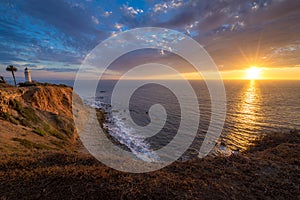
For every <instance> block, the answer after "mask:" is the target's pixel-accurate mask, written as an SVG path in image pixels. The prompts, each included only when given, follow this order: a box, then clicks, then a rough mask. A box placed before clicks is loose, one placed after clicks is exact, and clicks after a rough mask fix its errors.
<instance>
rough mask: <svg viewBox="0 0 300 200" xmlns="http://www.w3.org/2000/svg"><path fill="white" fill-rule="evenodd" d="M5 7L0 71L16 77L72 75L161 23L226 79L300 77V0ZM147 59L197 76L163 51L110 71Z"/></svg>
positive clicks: (9, 3)
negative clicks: (252, 74)
mask: <svg viewBox="0 0 300 200" xmlns="http://www.w3.org/2000/svg"><path fill="white" fill-rule="evenodd" d="M0 12H1V15H0V75H2V76H5V77H7V78H10V74H9V73H8V72H6V71H5V68H6V66H7V65H9V64H13V65H15V66H16V67H17V68H18V69H19V70H18V72H17V74H16V75H17V77H19V79H20V78H21V77H23V73H24V68H25V67H30V69H31V72H32V76H33V79H74V77H75V75H76V72H77V70H78V68H79V67H80V65H81V63H82V62H83V60H84V59H85V57H86V56H87V55H88V54H89V53H90V52H91V50H92V49H94V48H95V47H96V46H97V45H98V44H100V43H101V42H102V41H104V40H106V39H107V38H109V37H112V36H115V35H116V34H118V33H121V32H124V31H128V30H131V29H133V28H142V27H162V28H168V29H173V30H175V31H179V32H181V33H183V34H185V35H187V36H189V37H192V38H193V39H195V40H196V41H197V42H199V43H200V44H201V45H202V46H203V47H204V48H205V50H206V51H207V52H208V53H209V55H210V56H211V57H212V59H213V60H214V62H215V63H216V65H217V67H218V69H219V71H220V73H221V75H222V77H223V78H224V79H243V78H244V77H245V76H246V75H245V73H246V69H247V68H249V67H252V66H257V67H259V68H260V69H261V78H263V79H300V57H299V55H300V1H298V0H186V1H184V0H160V1H158V0H144V1H138V0H128V1H121V0H112V1H97V0H80V1H79V0H77V1H76V0H45V1H40V0H23V1H22V0H2V1H1V2H0ZM150 61H151V62H153V61H155V62H160V63H163V64H168V65H178V66H179V67H180V68H181V69H182V70H183V73H185V75H186V77H188V78H190V79H193V78H194V75H193V72H191V71H189V70H188V67H187V65H188V64H187V63H185V61H182V59H180V58H178V57H176V56H175V55H173V54H172V52H164V51H147V50H145V51H139V52H132V53H129V54H128V55H126V56H124V57H122V58H120V59H118V60H116V61H115V62H114V65H115V66H114V67H113V68H114V69H115V71H118V70H121V71H122V70H124V69H126V66H127V65H136V64H137V63H138V64H141V63H146V62H150ZM185 69H186V70H185ZM160 77H161V78H164V75H161V76H160ZM165 78H166V77H165Z"/></svg>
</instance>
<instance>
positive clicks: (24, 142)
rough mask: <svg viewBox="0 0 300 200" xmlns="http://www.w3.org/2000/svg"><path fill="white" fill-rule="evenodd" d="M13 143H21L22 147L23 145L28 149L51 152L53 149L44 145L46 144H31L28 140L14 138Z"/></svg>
mask: <svg viewBox="0 0 300 200" xmlns="http://www.w3.org/2000/svg"><path fill="white" fill-rule="evenodd" d="M12 140H13V141H16V142H19V143H20V144H21V145H23V146H24V147H26V148H28V149H46V150H51V149H52V148H51V147H49V146H47V145H44V144H37V143H34V142H31V141H29V140H26V139H21V138H13V139H12Z"/></svg>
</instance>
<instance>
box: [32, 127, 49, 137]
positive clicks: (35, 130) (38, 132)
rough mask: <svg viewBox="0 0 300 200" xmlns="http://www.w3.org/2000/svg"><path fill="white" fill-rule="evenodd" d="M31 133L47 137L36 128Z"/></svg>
mask: <svg viewBox="0 0 300 200" xmlns="http://www.w3.org/2000/svg"><path fill="white" fill-rule="evenodd" d="M32 132H34V133H36V134H38V135H39V136H43V137H44V136H46V135H47V133H46V132H45V131H44V130H42V129H40V128H36V129H34V130H33V131H32Z"/></svg>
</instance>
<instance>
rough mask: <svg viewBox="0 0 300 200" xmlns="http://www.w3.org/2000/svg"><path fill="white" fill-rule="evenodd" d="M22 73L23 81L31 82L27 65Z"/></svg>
mask: <svg viewBox="0 0 300 200" xmlns="http://www.w3.org/2000/svg"><path fill="white" fill-rule="evenodd" d="M24 74H25V81H26V82H27V83H30V82H31V75H30V70H29V69H28V68H27V67H26V68H25V71H24Z"/></svg>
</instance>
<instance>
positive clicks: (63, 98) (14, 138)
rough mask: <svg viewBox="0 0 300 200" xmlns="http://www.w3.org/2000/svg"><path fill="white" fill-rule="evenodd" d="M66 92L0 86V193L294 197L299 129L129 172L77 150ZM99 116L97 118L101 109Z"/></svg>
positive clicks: (68, 196)
mask: <svg viewBox="0 0 300 200" xmlns="http://www.w3.org/2000/svg"><path fill="white" fill-rule="evenodd" d="M71 93H72V89H71V88H68V87H64V86H61V87H57V86H49V85H44V86H41V85H39V86H30V87H26V88H19V89H18V88H15V87H8V86H5V85H4V86H3V87H2V88H0V114H1V115H0V118H1V119H0V127H1V131H0V150H1V151H0V152H1V153H0V199H1V200H2V199H3V200H4V199H297V198H299V195H300V190H299V185H300V181H299V180H300V177H299V174H300V169H299V164H300V132H299V131H291V132H289V133H273V134H267V135H266V136H265V137H264V138H262V139H261V140H260V141H257V142H256V144H255V146H253V147H251V148H250V149H249V150H248V151H246V152H243V154H240V155H237V156H235V155H232V156H230V157H206V158H204V159H195V160H191V161H187V162H175V163H173V164H172V165H170V166H168V167H166V168H164V169H161V170H159V171H156V172H151V173H144V174H130V173H124V172H119V171H116V170H114V169H111V168H109V167H107V166H105V165H103V164H101V163H100V162H98V161H97V160H95V159H94V158H93V157H91V156H90V155H88V154H86V153H82V151H80V150H81V149H80V148H82V146H80V145H79V144H78V142H76V141H77V140H76V132H75V129H74V124H73V121H72V112H71ZM97 117H98V120H99V121H100V122H101V121H102V122H103V120H104V116H103V113H101V112H99V111H97ZM80 152H81V153H80Z"/></svg>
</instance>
